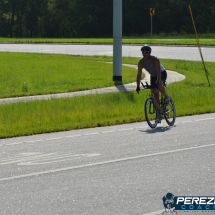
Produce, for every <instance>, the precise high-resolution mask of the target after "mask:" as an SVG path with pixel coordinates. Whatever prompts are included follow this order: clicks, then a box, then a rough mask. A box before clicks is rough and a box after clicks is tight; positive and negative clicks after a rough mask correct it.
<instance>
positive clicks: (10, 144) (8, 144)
mask: <svg viewBox="0 0 215 215" xmlns="http://www.w3.org/2000/svg"><path fill="white" fill-rule="evenodd" d="M22 143H25V142H17V143H7V144H5V145H6V146H12V145H18V144H22Z"/></svg>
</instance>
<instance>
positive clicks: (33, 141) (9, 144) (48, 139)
mask: <svg viewBox="0 0 215 215" xmlns="http://www.w3.org/2000/svg"><path fill="white" fill-rule="evenodd" d="M213 119H215V117H213V118H205V119H196V120H193V121H183V122H177V123H176V124H179V123H191V122H198V121H203V120H213ZM143 128H149V127H148V126H143V127H132V128H125V129H118V130H109V131H102V132H96V133H89V134H79V135H71V136H63V137H56V138H47V139H43V140H42V139H41V140H32V141H23V142H16V143H7V144H0V147H2V146H12V145H18V144H23V143H35V142H42V141H50V140H58V139H63V138H65V139H66V138H74V137H83V136H90V135H98V134H106V133H113V132H120V131H128V130H134V129H143Z"/></svg>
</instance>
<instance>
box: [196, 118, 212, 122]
mask: <svg viewBox="0 0 215 215" xmlns="http://www.w3.org/2000/svg"><path fill="white" fill-rule="evenodd" d="M210 119H215V118H207V119H196V120H195V122H198V121H203V120H210Z"/></svg>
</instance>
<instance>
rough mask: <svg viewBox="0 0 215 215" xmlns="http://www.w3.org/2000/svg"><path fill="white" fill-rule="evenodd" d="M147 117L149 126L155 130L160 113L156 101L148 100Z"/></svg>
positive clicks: (146, 106) (146, 105) (146, 104)
mask: <svg viewBox="0 0 215 215" xmlns="http://www.w3.org/2000/svg"><path fill="white" fill-rule="evenodd" d="M145 116H146V121H147V123H148V125H149V126H150V127H151V128H155V127H156V126H157V123H158V112H157V108H156V105H155V103H154V101H153V100H152V99H151V98H148V99H147V100H146V103H145Z"/></svg>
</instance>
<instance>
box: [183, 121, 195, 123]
mask: <svg viewBox="0 0 215 215" xmlns="http://www.w3.org/2000/svg"><path fill="white" fill-rule="evenodd" d="M187 122H193V121H184V122H181V123H187Z"/></svg>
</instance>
